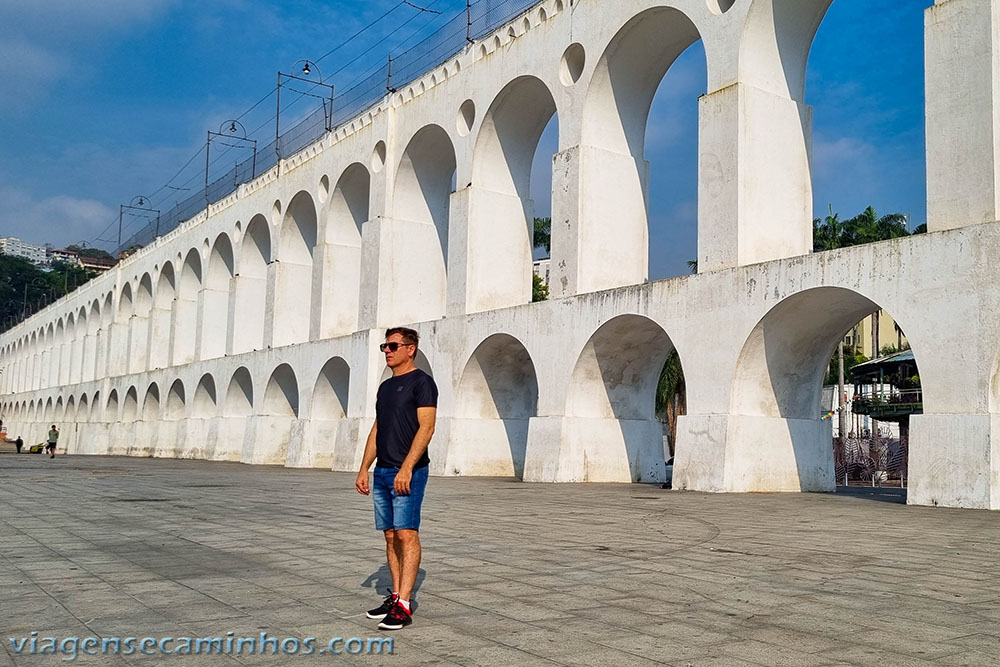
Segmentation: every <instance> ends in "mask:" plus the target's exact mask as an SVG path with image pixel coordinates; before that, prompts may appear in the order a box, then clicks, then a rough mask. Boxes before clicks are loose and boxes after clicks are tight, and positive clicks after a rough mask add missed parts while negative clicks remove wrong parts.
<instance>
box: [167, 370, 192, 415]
mask: <svg viewBox="0 0 1000 667" xmlns="http://www.w3.org/2000/svg"><path fill="white" fill-rule="evenodd" d="M186 407H187V400H186V399H185V395H184V383H183V382H182V381H181V380H180V379H177V380H174V383H173V384H172V385H170V391H168V392H167V406H166V410H164V414H163V418H164V419H169V420H174V421H176V420H179V419H184V412H185V409H186Z"/></svg>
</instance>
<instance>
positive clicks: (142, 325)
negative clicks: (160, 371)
mask: <svg viewBox="0 0 1000 667" xmlns="http://www.w3.org/2000/svg"><path fill="white" fill-rule="evenodd" d="M152 309H153V278H152V277H151V276H150V275H149V274H148V273H144V274H143V276H142V278H140V279H139V286H138V287H137V288H136V292H135V314H134V316H133V317H132V321H131V322H130V324H129V339H130V343H129V368H128V370H129V372H130V373H141V372H143V371H145V370H146V368H147V365H148V363H149V315H150V312H151V311H152Z"/></svg>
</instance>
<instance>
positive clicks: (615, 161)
mask: <svg viewBox="0 0 1000 667" xmlns="http://www.w3.org/2000/svg"><path fill="white" fill-rule="evenodd" d="M637 174H638V178H636V175H637ZM648 183H649V163H648V162H647V161H645V160H643V161H640V162H637V161H636V159H635V158H634V157H633V156H631V155H622V154H619V153H614V152H612V151H608V150H605V149H602V148H595V147H593V146H586V145H580V146H574V147H572V148H568V149H566V150H563V151H560V152H559V153H557V154H556V155H555V156H554V158H553V170H552V273H551V280H550V283H549V290H550V294H551V295H552V296H553V297H565V296H573V295H574V294H582V293H586V292H596V291H598V290H604V289H611V288H614V287H622V286H624V285H634V284H638V283H642V282H644V281H645V280H646V277H647V273H648V266H649V247H648V245H649V240H648V239H649V233H648V230H647V223H646V207H645V204H644V202H645V201H646V189H647V187H648ZM637 188H638V191H634V190H636V189H637ZM608 190H615V191H618V192H625V193H626V196H621V197H614V198H607V197H604V196H602V195H603V193H604V192H606V191H608ZM623 202H625V203H626V204H628V205H630V206H632V208H631V209H623V208H622V206H623Z"/></svg>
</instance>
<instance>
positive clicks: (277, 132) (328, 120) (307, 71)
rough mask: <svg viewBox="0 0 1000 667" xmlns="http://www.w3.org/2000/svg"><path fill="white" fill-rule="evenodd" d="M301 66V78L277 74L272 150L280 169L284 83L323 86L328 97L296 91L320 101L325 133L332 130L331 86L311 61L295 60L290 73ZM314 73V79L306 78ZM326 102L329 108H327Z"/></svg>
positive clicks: (293, 75)
mask: <svg viewBox="0 0 1000 667" xmlns="http://www.w3.org/2000/svg"><path fill="white" fill-rule="evenodd" d="M300 64H301V65H302V69H301V70H299V71H300V73H301V76H298V75H295V74H285V73H284V72H280V71H279V72H278V89H277V106H276V109H275V114H274V150H275V152H276V153H277V155H278V165H279V169H280V165H281V87H282V86H283V85H287V83H286V81H303V82H305V83H310V84H312V86H313V88H315V87H316V86H323V87H324V88H327V89H328V90H329V91H330V97H329V98H327V97H320V96H319V95H316V94H314V93H312V92H310V91H311V90H312V88H310V89H309V90H299V91H296V92H298V93H300V94H301V95H308V96H309V97H315V98H318V99H319V100H321V101H322V103H323V119H324V121H325V127H326V131H327V132H329V131H330V130H332V129H333V127H332V125H333V85H332V84H329V83H325V82H324V81H323V74H322V73H321V72H320V70H319V65H317V64H316V63H314V62H313V61H311V60H306V59H302V60H296V61H295V62H294V63H292V71H295V70H296V68H298V66H299V65H300ZM314 73H315V75H316V78H315V79H311V78H308V77H310V76H312V75H313V74H314ZM327 102H329V104H330V106H329V107H327Z"/></svg>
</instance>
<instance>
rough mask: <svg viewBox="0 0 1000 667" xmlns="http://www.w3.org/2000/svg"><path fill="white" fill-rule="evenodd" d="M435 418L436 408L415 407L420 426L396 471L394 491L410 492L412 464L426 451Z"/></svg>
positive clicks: (404, 493)
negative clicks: (408, 450)
mask: <svg viewBox="0 0 1000 667" xmlns="http://www.w3.org/2000/svg"><path fill="white" fill-rule="evenodd" d="M436 419H437V408H417V422H418V423H419V424H420V428H418V429H417V434H416V435H415V436H413V444H412V445H410V453H409V454H407V455H406V460H405V461H403V465H402V466H401V467H400V468H399V472H398V473H396V482H395V484H394V485H393V486H394V487H395V489H396V493H401V494H403V495H406V494H408V493H409V492H410V479H411V478H412V477H413V466H415V465H417V461H419V460H420V458H421V457H422V456H423V455H424V452H426V451H427V446H428V445H429V444H431V437H432V436H433V435H434V422H435V421H436Z"/></svg>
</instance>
